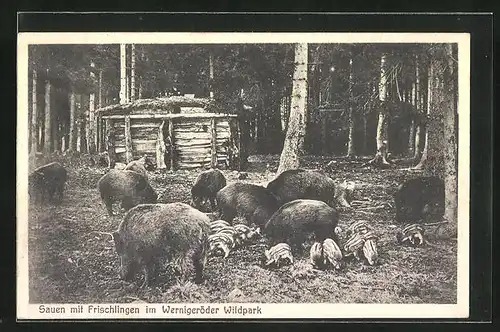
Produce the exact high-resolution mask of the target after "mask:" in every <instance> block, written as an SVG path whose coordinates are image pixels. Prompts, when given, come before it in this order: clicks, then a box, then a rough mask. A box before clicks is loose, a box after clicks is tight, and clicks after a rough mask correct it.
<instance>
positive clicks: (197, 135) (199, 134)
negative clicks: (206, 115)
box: [174, 132, 211, 140]
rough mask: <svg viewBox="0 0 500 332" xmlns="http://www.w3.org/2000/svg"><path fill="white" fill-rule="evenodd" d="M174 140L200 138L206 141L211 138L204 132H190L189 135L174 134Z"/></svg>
mask: <svg viewBox="0 0 500 332" xmlns="http://www.w3.org/2000/svg"><path fill="white" fill-rule="evenodd" d="M174 135H175V138H176V139H194V138H201V139H208V140H210V138H211V136H210V135H209V134H208V133H205V132H191V133H179V132H175V133H174Z"/></svg>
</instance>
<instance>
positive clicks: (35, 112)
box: [31, 69, 38, 155]
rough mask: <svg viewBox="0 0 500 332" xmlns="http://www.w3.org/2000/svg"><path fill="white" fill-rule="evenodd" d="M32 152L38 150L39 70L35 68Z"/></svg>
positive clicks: (34, 152)
mask: <svg viewBox="0 0 500 332" xmlns="http://www.w3.org/2000/svg"><path fill="white" fill-rule="evenodd" d="M31 89H32V91H31V153H32V154H33V155H35V154H36V152H37V151H38V108H37V96H38V94H37V93H36V91H37V72H36V70H35V69H33V84H32V87H31Z"/></svg>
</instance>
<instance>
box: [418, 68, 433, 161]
mask: <svg viewBox="0 0 500 332" xmlns="http://www.w3.org/2000/svg"><path fill="white" fill-rule="evenodd" d="M433 71H434V66H433V61H432V60H431V64H430V65H429V71H428V79H427V107H426V108H427V110H426V115H427V116H428V117H429V116H430V113H431V109H432V108H433V105H432V102H433V98H434V91H433V90H434V87H433V83H434V73H433ZM431 121H432V120H431ZM429 125H430V121H428V122H427V126H426V127H427V128H426V130H425V142H424V149H423V151H422V156H421V157H420V161H419V163H418V164H417V166H415V167H414V168H415V169H424V168H425V167H426V163H427V153H428V147H429V129H430V128H428V127H429Z"/></svg>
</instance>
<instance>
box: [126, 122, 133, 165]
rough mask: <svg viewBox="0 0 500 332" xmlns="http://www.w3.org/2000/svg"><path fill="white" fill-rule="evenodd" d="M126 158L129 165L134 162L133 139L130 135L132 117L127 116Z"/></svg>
mask: <svg viewBox="0 0 500 332" xmlns="http://www.w3.org/2000/svg"><path fill="white" fill-rule="evenodd" d="M125 158H126V160H127V164H128V163H129V162H131V161H132V160H133V154H132V137H131V134H130V116H129V115H126V116H125Z"/></svg>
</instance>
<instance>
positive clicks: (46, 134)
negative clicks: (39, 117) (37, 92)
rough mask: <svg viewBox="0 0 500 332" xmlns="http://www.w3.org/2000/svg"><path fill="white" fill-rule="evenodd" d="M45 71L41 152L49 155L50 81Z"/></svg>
mask: <svg viewBox="0 0 500 332" xmlns="http://www.w3.org/2000/svg"><path fill="white" fill-rule="evenodd" d="M48 72H49V71H48V70H47V79H46V81H45V132H44V142H43V150H44V152H45V153H50V152H51V149H52V114H51V107H50V106H51V105H50V90H51V86H50V80H49V77H48Z"/></svg>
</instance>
